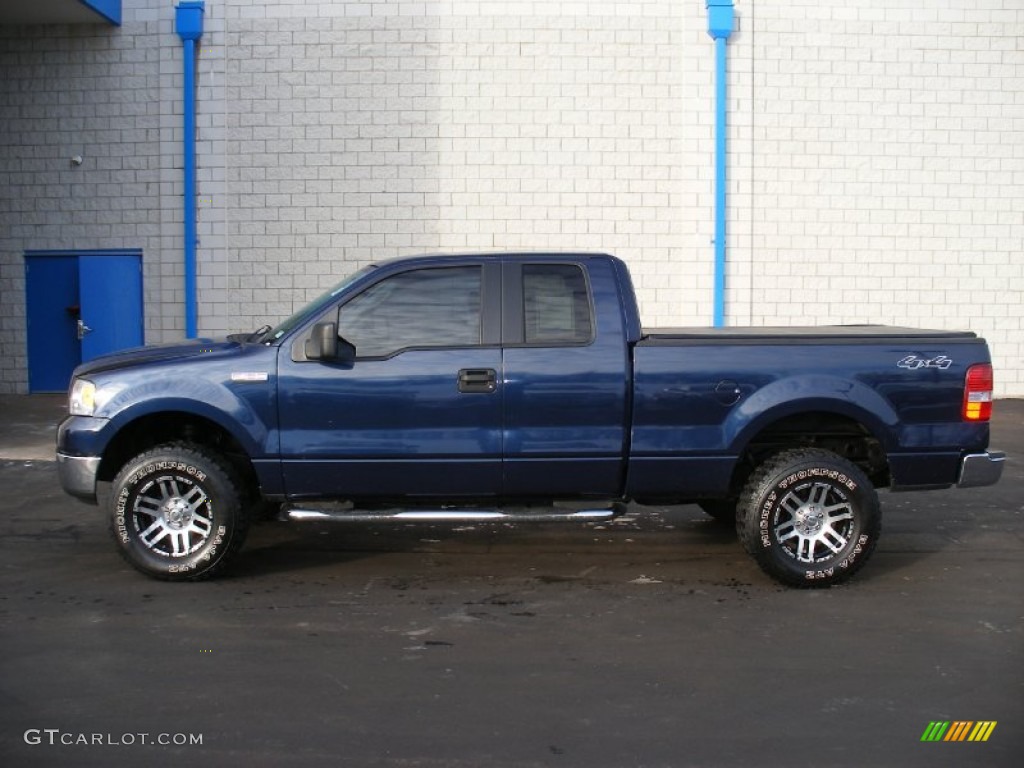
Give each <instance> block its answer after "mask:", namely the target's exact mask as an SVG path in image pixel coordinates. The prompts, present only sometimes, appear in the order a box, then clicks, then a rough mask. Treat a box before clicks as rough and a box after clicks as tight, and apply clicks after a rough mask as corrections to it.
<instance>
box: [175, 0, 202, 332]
mask: <svg viewBox="0 0 1024 768" xmlns="http://www.w3.org/2000/svg"><path fill="white" fill-rule="evenodd" d="M204 10H205V5H204V4H203V3H202V2H182V3H179V4H178V5H177V6H175V9H174V31H175V32H177V34H178V37H180V38H181V40H182V42H183V43H184V53H183V57H184V64H185V85H184V94H183V97H184V102H185V103H184V115H185V116H184V131H185V136H184V147H183V149H184V155H185V179H184V187H185V189H184V197H185V336H186V338H189V339H194V338H196V334H197V329H196V325H197V322H196V321H197V317H198V311H197V301H196V245H197V234H196V41H197V40H199V39H200V38H201V37H202V36H203V13H204Z"/></svg>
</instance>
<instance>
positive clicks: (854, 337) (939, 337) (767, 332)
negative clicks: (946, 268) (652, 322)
mask: <svg viewBox="0 0 1024 768" xmlns="http://www.w3.org/2000/svg"><path fill="white" fill-rule="evenodd" d="M976 338H977V334H974V333H972V332H970V331H936V330H927V329H922V328H901V327H898V326H892V325H821V326H814V327H799V326H794V327H786V326H764V327H745V328H740V327H737V328H650V329H648V328H644V329H643V337H642V339H641V341H640V343H641V344H643V343H651V344H657V343H659V342H662V343H672V342H686V343H708V342H717V343H726V344H728V343H733V342H735V343H746V344H786V343H792V342H801V341H802V342H807V343H834V342H839V343H842V342H847V343H849V342H861V343H870V342H880V341H895V340H907V341H926V340H927V341H931V340H935V341H947V342H948V341H968V340H972V339H976Z"/></svg>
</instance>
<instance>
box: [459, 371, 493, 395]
mask: <svg viewBox="0 0 1024 768" xmlns="http://www.w3.org/2000/svg"><path fill="white" fill-rule="evenodd" d="M497 388H498V372H497V371H495V370H494V369H493V368H463V369H462V370H461V371H459V392H463V393H465V394H474V393H475V394H485V395H487V394H490V393H491V392H493V391H494V390H495V389H497Z"/></svg>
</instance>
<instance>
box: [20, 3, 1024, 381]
mask: <svg viewBox="0 0 1024 768" xmlns="http://www.w3.org/2000/svg"><path fill="white" fill-rule="evenodd" d="M735 1H736V8H737V13H738V16H739V20H740V24H739V31H738V32H737V33H736V34H735V35H734V36H733V39H732V40H730V42H729V57H730V77H729V89H730V90H729V111H730V116H729V119H730V133H729V140H730V158H729V165H730V171H729V172H730V185H729V208H730V218H729V282H728V285H729V288H728V293H727V313H728V318H729V322H730V323H732V324H755V325H763V324H787V325H788V324H801V323H817V322H844V323H850V322H886V323H902V324H911V325H922V326H935V327H944V328H960V327H967V328H971V329H974V330H977V331H979V332H981V333H983V334H984V335H985V336H986V337H987V338H988V339H989V341H990V343H991V346H992V350H993V354H994V357H995V360H996V364H997V370H998V373H997V381H998V388H999V392H1000V393H1001V394H1003V395H1018V396H1020V395H1024V360H1022V358H1024V347H1022V345H1024V328H1022V315H1024V310H1022V305H1024V301H1022V297H1024V266H1022V255H1021V250H1022V245H1024V216H1022V214H1021V213H1020V212H1021V211H1022V210H1024V138H1022V137H1024V101H1022V100H1021V94H1022V93H1024V59H1022V58H1021V55H1020V50H1019V40H1020V39H1021V38H1022V37H1024V8H1021V7H1019V4H1017V3H1010V2H1002V1H1000V0H979V1H978V2H974V1H973V0H946V1H944V2H938V1H937V0H925V2H921V1H920V0H917V2H909V0H908V1H906V2H900V1H899V0H897V2H893V1H892V0H843V2H839V1H838V0H819V1H818V2H813V3H812V2H809V0H759V2H757V3H756V4H755V3H753V2H752V1H751V0H735ZM206 9H207V10H206V19H205V34H204V37H203V40H202V43H201V47H200V61H199V84H200V87H199V92H198V98H199V137H198V138H199V146H198V155H199V166H200V167H199V189H198V192H199V208H200V212H199V218H200V222H199V237H200V246H199V253H198V258H199V291H200V308H201V309H200V318H199V324H200V330H201V331H202V332H204V333H210V334H215V333H223V332H225V331H238V330H245V329H250V328H254V327H256V326H258V325H260V324H261V323H263V322H272V321H273V320H275V319H277V318H279V317H281V316H283V315H285V314H288V313H289V312H291V311H292V310H293V309H294V308H295V307H297V306H298V305H300V304H301V303H303V302H304V301H306V300H308V299H309V298H311V297H312V296H313V295H315V294H317V293H318V292H319V291H320V290H321V289H322V287H323V286H324V285H325V284H326V283H329V282H331V281H332V280H334V279H336V278H337V277H338V276H340V275H341V274H344V273H347V272H350V271H352V270H353V269H355V268H356V267H357V266H359V265H361V264H363V263H365V262H367V261H370V260H375V259H380V258H387V257H391V256H395V255H399V254H404V253H414V252H422V251H438V250H441V251H455V250H477V249H482V250H504V249H558V250H562V249H565V250H568V249H588V250H605V251H610V252H613V253H616V254H618V255H621V256H623V257H624V258H625V259H626V260H627V261H628V262H629V263H630V266H631V268H632V270H633V272H634V279H635V282H636V284H637V287H638V290H639V293H640V301H641V306H642V309H643V312H644V320H645V322H647V323H649V324H661V325H680V324H696V325H703V324H708V323H709V321H710V318H711V308H712V271H713V245H712V243H711V240H712V236H713V188H712V178H713V168H712V164H713V149H714V144H713V142H714V137H713V108H714V101H713V97H714V71H713V70H714V63H713V43H712V41H711V39H710V38H709V37H708V35H707V33H706V31H705V29H706V12H705V9H704V3H703V2H700V0H690V1H689V2H681V1H680V0H634V1H633V2H602V1H600V0H595V1H594V2H568V3H550V2H529V1H523V2H518V1H513V2H486V1H483V0H481V1H480V2H472V1H469V2H458V1H455V0H452V1H451V2H400V1H399V0H388V1H387V2H385V1H384V0H381V1H380V2H345V1H342V0H337V1H335V2H328V1H327V0H321V1H320V2H315V0H296V2H281V1H280V0H207V3H206ZM173 15H174V14H173V3H171V2H170V1H169V0H168V1H167V2H164V1H163V0H125V23H124V25H123V27H122V28H121V29H120V30H110V29H97V28H67V27H64V28H34V29H32V28H25V29H19V30H13V31H12V30H9V29H8V30H5V29H3V28H0V71H3V72H4V74H5V77H4V78H3V82H2V83H0V104H2V105H3V106H0V110H3V117H4V119H3V121H2V124H0V184H2V185H3V189H2V191H0V318H2V320H3V325H2V330H0V352H2V356H3V359H4V365H3V367H2V368H0V390H3V391H13V390H22V391H23V390H24V387H25V382H26V374H25V353H24V308H23V291H24V285H23V279H22V273H23V265H22V260H21V256H22V253H23V252H24V250H26V249H30V248H56V247H69V246H74V247H80V248H95V247H112V246H117V247H142V248H143V249H144V251H145V262H146V285H147V293H146V302H147V304H146V306H147V339H148V340H149V341H151V342H158V341H165V340H171V339H174V338H179V337H180V336H181V332H182V328H183V320H182V314H183V310H182V300H183V296H182V289H181V280H182V278H181V275H182V271H183V270H182V267H181V249H182V237H181V229H182V225H181V216H182V214H181V197H180V195H181V154H180V153H181V68H182V66H181V43H180V41H179V40H178V38H177V36H176V35H175V34H174V32H173ZM79 86H84V87H79ZM86 96H87V98H86ZM72 149H73V150H74V152H72V151H71V150H72ZM73 153H80V154H82V155H83V156H85V157H86V158H88V159H87V165H86V166H83V168H81V169H78V170H71V169H70V168H69V166H68V164H67V157H69V156H70V154H73ZM101 159H102V162H103V163H105V165H102V164H101V162H100V161H101ZM90 162H94V164H93V165H89V163H90ZM108 166H109V167H108Z"/></svg>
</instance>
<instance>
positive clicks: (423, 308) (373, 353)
mask: <svg viewBox="0 0 1024 768" xmlns="http://www.w3.org/2000/svg"><path fill="white" fill-rule="evenodd" d="M500 279H501V275H500V265H498V264H497V263H495V264H493V265H487V266H486V267H485V266H484V265H483V264H481V263H459V264H457V265H453V266H444V267H431V268H411V269H407V270H405V271H400V272H397V273H395V272H389V273H388V274H386V275H384V276H382V277H381V278H380V279H379V280H378V281H377V282H376V283H374V284H373V285H371V286H369V287H367V288H366V289H364V290H363V291H361V292H360V293H359V294H358V295H356V296H354V297H351V298H347V299H345V300H343V301H344V303H343V305H342V306H341V307H340V308H338V309H335V310H331V312H330V313H328V315H327V316H326V318H325V319H326V320H329V321H330V322H334V320H335V319H337V323H338V329H339V335H341V336H342V337H343V338H345V339H346V340H347V341H349V342H350V343H352V344H354V346H355V349H356V357H355V361H354V362H349V363H348V364H341V363H337V362H323V361H307V360H304V359H303V357H304V355H302V354H298V353H296V350H297V349H298V348H299V347H300V346H301V341H302V340H301V338H300V340H299V344H298V345H294V344H293V345H283V346H282V349H281V351H280V355H281V359H280V365H279V371H280V382H279V393H280V395H279V397H280V399H279V409H280V419H281V454H282V458H283V462H282V471H283V474H284V481H285V488H286V490H287V493H288V495H289V496H290V497H292V498H301V497H315V496H335V497H344V498H387V497H395V498H397V497H399V496H410V495H411V496H423V497H431V496H437V497H445V498H452V497H457V496H462V497H487V496H495V495H497V494H499V493H500V492H501V451H502V430H501V418H502V406H501V403H502V397H503V393H502V386H501V381H502V375H501V348H500V343H499V342H500V328H499V326H500V313H498V312H497V311H486V310H485V307H500V300H501V297H500V292H499V291H500V287H499V286H500Z"/></svg>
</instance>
